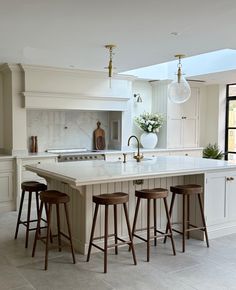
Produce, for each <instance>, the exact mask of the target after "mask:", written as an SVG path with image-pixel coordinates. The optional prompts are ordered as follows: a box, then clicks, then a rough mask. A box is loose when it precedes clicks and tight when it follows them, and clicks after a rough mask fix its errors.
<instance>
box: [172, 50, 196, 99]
mask: <svg viewBox="0 0 236 290" xmlns="http://www.w3.org/2000/svg"><path fill="white" fill-rule="evenodd" d="M175 57H178V59H179V63H178V66H177V67H178V71H177V74H176V79H175V80H173V82H172V83H170V84H169V86H168V97H169V99H170V100H171V101H172V102H173V103H175V104H181V103H184V102H186V101H187V100H188V99H189V98H190V95H191V89H190V86H189V84H188V82H187V81H186V79H185V78H184V76H183V73H182V71H181V69H182V64H181V58H183V57H185V55H183V54H177V55H175Z"/></svg>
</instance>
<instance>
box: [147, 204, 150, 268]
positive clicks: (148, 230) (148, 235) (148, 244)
mask: <svg viewBox="0 0 236 290" xmlns="http://www.w3.org/2000/svg"><path fill="white" fill-rule="evenodd" d="M149 258H150V199H148V200H147V262H149Z"/></svg>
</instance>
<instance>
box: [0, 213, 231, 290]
mask: <svg viewBox="0 0 236 290" xmlns="http://www.w3.org/2000/svg"><path fill="white" fill-rule="evenodd" d="M16 216H17V214H16V212H14V213H5V214H1V215H0V290H6V289H18V290H30V289H40V290H46V289H47V290H53V289H65V290H72V289H79V290H80V289H86V290H89V289H96V290H100V289H101V290H110V289H122V290H131V289H135V290H146V289H147V290H148V289H156V290H162V289H165V290H166V289H170V290H175V289H176V290H177V289H179V290H190V289H201V290H204V289H207V290H210V289H214V290H218V289H219V290H224V289H236V234H235V235H230V236H226V237H223V238H220V239H214V240H211V241H210V246H211V247H210V248H209V249H208V248H207V247H206V245H205V243H204V242H201V241H196V240H190V241H188V242H187V250H186V253H185V254H182V253H181V252H180V246H181V243H180V240H179V239H176V247H177V256H176V257H174V256H173V255H172V252H171V246H170V243H167V244H166V245H163V244H162V243H161V242H159V244H158V246H157V247H156V248H155V247H152V248H151V261H150V262H149V263H147V262H145V255H146V249H145V245H144V244H138V245H136V253H137V258H138V265H137V266H134V265H133V264H132V258H131V254H130V253H129V252H128V251H127V247H124V248H121V249H120V251H119V255H118V256H116V255H114V253H113V252H111V253H110V254H109V259H108V273H107V274H103V256H102V253H97V254H93V255H92V256H91V261H90V262H89V263H87V262H86V261H85V260H86V259H85V256H82V255H79V254H77V255H76V258H77V263H76V265H74V264H72V260H71V254H70V252H69V250H67V249H64V250H63V251H62V252H61V253H59V252H57V251H56V250H52V251H50V261H49V270H48V271H44V270H43V262H44V251H43V250H44V246H43V244H42V243H39V244H38V245H39V246H38V248H37V252H36V257H35V258H32V257H31V250H32V237H33V233H32V236H31V241H30V246H29V249H27V250H25V248H24V231H23V229H22V228H21V229H20V232H19V238H18V239H17V240H14V239H13V236H14V230H15V222H16Z"/></svg>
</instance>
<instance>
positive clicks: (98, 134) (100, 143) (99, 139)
mask: <svg viewBox="0 0 236 290" xmlns="http://www.w3.org/2000/svg"><path fill="white" fill-rule="evenodd" d="M100 126H101V123H100V122H99V121H98V122H97V129H96V130H94V132H93V136H94V149H95V150H104V149H105V148H106V143H105V131H104V130H103V129H102V128H100Z"/></svg>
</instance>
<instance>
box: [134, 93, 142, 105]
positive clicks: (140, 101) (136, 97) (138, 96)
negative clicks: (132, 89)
mask: <svg viewBox="0 0 236 290" xmlns="http://www.w3.org/2000/svg"><path fill="white" fill-rule="evenodd" d="M134 98H135V100H136V102H137V103H142V101H143V100H142V98H141V96H140V94H134Z"/></svg>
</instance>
